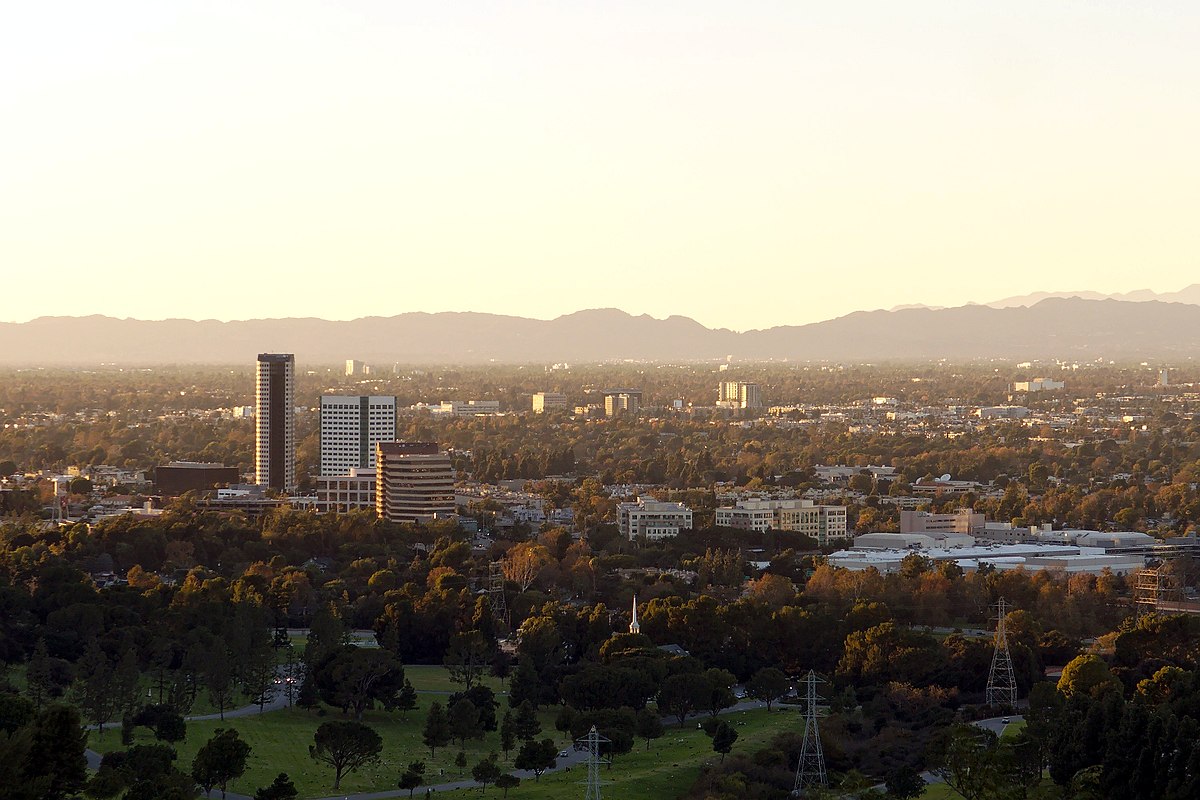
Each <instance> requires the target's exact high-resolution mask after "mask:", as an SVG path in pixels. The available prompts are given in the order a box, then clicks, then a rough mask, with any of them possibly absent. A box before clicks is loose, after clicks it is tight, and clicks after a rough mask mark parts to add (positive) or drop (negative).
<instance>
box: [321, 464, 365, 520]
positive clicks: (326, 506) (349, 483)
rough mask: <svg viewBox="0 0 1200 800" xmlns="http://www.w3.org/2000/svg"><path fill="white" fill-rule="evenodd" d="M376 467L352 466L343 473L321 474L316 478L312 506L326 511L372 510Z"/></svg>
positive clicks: (322, 511)
mask: <svg viewBox="0 0 1200 800" xmlns="http://www.w3.org/2000/svg"><path fill="white" fill-rule="evenodd" d="M376 480H377V469H376V468H374V467H372V468H370V469H364V468H361V467H353V468H351V469H350V471H349V473H347V474H345V475H321V476H319V477H318V478H317V499H316V503H315V504H314V508H315V510H316V511H317V512H319V513H324V512H327V511H338V512H342V513H345V512H347V511H374V510H375V482H376Z"/></svg>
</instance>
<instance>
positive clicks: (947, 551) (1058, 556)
mask: <svg viewBox="0 0 1200 800" xmlns="http://www.w3.org/2000/svg"><path fill="white" fill-rule="evenodd" d="M870 535H871V536H889V535H890V536H922V534H910V535H906V534H870ZM859 538H862V537H859ZM914 545H915V546H913V547H911V548H904V547H893V548H879V549H875V548H867V547H862V548H860V547H859V546H858V539H855V546H854V547H853V548H852V549H849V550H840V551H838V552H836V553H833V554H831V555H830V556H829V563H830V564H832V565H833V566H836V567H844V568H846V569H852V570H865V569H877V570H879V571H880V572H882V573H884V574H887V573H890V572H897V571H898V570H899V569H900V565H901V563H902V562H903V561H904V559H905V557H907V556H910V555H912V554H914V553H916V554H918V555H921V556H923V557H925V558H928V559H930V560H931V561H952V562H954V563H956V564H958V566H960V567H962V568H963V569H964V570H967V571H968V572H970V571H974V570H977V569H979V568H980V567H981V566H983V565H988V566H991V567H993V568H995V569H999V570H1009V569H1025V570H1029V571H1034V572H1036V571H1042V570H1050V571H1055V572H1062V573H1068V574H1072V573H1078V572H1084V573H1092V574H1097V573H1100V572H1103V571H1104V570H1106V569H1107V570H1111V571H1112V572H1113V573H1115V574H1117V575H1125V574H1128V573H1130V572H1134V571H1135V570H1139V569H1141V568H1143V567H1144V566H1145V565H1146V559H1145V557H1144V556H1142V555H1139V554H1136V553H1107V552H1105V550H1104V548H1101V547H1084V546H1079V545H1067V544H1040V543H1037V544H987V545H980V544H973V545H967V546H959V547H934V548H926V547H921V546H920V543H918V542H914Z"/></svg>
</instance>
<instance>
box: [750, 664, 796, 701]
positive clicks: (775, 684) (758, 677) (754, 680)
mask: <svg viewBox="0 0 1200 800" xmlns="http://www.w3.org/2000/svg"><path fill="white" fill-rule="evenodd" d="M787 690H788V679H787V675H784V674H783V672H782V671H781V670H778V669H775V668H774V667H764V668H763V669H760V670H759V671H758V672H756V673H754V675H753V676H752V677H751V678H750V680H749V681H747V683H746V691H747V692H748V693H749V694H750V696H751V697H753V698H754V699H755V700H761V701H762V702H764V703H766V704H767V711H770V710H771V703H773V702H775V701H776V700H778V699H779V698H780V697H782V696H783V695H784V694H785V693H786V692H787Z"/></svg>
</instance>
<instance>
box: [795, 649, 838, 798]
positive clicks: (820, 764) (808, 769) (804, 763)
mask: <svg viewBox="0 0 1200 800" xmlns="http://www.w3.org/2000/svg"><path fill="white" fill-rule="evenodd" d="M818 683H824V681H822V680H821V679H820V678H818V677H817V673H815V672H813V671H812V670H811V669H810V670H809V671H808V675H807V676H806V677H805V678H804V741H803V743H802V744H801V745H800V760H799V761H798V762H797V763H796V784H795V786H794V787H793V788H792V796H793V797H804V796H805V795H806V794H807V793H808V791H809V790H810V789H814V788H820V789H824V788H827V787H828V786H829V776H828V775H826V774H825V751H824V749H823V748H822V747H821V731H820V729H819V728H818V727H817V718H818V717H821V716H823V712H822V711H821V708H820V702H821V700H822V698H821V697H820V696H819V695H818V694H817V684H818Z"/></svg>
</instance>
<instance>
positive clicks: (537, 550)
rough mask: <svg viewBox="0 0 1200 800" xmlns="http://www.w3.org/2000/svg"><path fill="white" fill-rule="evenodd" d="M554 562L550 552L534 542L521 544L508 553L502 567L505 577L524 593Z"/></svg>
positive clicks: (514, 546)
mask: <svg viewBox="0 0 1200 800" xmlns="http://www.w3.org/2000/svg"><path fill="white" fill-rule="evenodd" d="M552 561H553V559H552V558H551V557H550V551H549V550H547V549H546V548H545V547H544V546H542V545H540V544H534V543H533V542H520V543H518V544H515V545H513V547H512V549H511V550H509V551H508V555H507V556H506V557H505V559H504V561H502V562H501V565H502V569H503V571H504V577H505V578H507V579H508V580H510V581H512V582H513V583H515V584H517V586H520V587H521V591H522V592H524V591H525V590H527V589H528V588H529V587H530V586H532V585H533V582H534V581H535V580H537V577H538V575H540V574H541V572H542V570H543V569H545V568H546V567H547V566H549V565H550V563H551V562H552Z"/></svg>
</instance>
